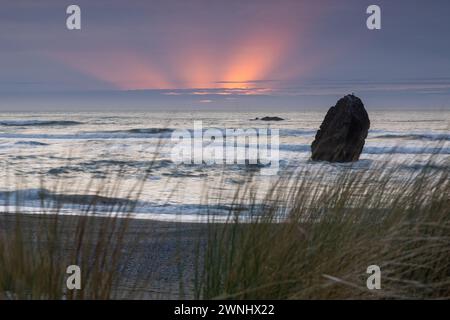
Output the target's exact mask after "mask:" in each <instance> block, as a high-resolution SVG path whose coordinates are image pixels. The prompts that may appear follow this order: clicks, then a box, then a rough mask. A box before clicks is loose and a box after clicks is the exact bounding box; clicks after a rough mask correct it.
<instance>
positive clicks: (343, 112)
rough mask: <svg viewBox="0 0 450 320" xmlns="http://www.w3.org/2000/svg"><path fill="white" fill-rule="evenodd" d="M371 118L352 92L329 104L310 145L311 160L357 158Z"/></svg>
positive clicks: (345, 160)
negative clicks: (329, 106)
mask: <svg viewBox="0 0 450 320" xmlns="http://www.w3.org/2000/svg"><path fill="white" fill-rule="evenodd" d="M369 127H370V121H369V116H368V114H367V111H366V109H365V108H364V104H363V103H362V101H361V99H359V98H358V97H356V96H354V95H353V94H351V95H347V96H345V97H343V98H342V99H340V100H339V101H338V102H337V104H336V106H334V107H331V108H330V109H329V110H328V112H327V114H326V116H325V119H324V120H323V122H322V124H321V126H320V129H319V131H317V133H316V137H315V139H314V141H313V143H312V145H311V151H312V156H311V158H312V160H321V161H330V162H352V161H358V160H359V156H360V155H361V152H362V150H363V147H364V143H365V139H366V138H367V134H368V132H369Z"/></svg>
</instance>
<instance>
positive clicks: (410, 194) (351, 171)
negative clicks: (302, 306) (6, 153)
mask: <svg viewBox="0 0 450 320" xmlns="http://www.w3.org/2000/svg"><path fill="white" fill-rule="evenodd" d="M431 163H432V161H430V164H429V165H424V166H423V167H422V169H420V170H416V169H415V170H407V169H405V165H404V164H401V163H400V164H399V163H396V164H395V163H393V164H385V165H384V166H383V167H379V168H374V167H373V166H372V165H371V166H370V168H365V167H364V166H363V167H358V166H357V164H355V165H352V164H350V165H345V166H342V168H341V170H337V171H336V170H334V169H333V168H332V167H331V166H333V165H331V164H328V163H323V164H322V165H321V167H320V168H319V170H315V171H308V170H301V169H300V170H296V171H295V172H282V173H281V174H280V178H279V179H278V180H277V182H276V183H275V184H274V185H273V186H272V187H271V189H270V190H269V192H268V193H267V195H266V197H265V199H264V200H263V201H262V203H259V202H258V201H257V200H256V199H257V197H256V192H257V191H258V185H257V184H254V183H252V178H253V177H251V176H249V178H248V179H249V181H248V183H245V184H242V186H240V187H238V188H237V190H236V195H235V197H234V200H233V203H232V205H231V206H230V210H229V214H228V219H227V221H226V222H223V221H221V222H218V221H215V217H214V216H211V217H210V218H209V220H208V222H207V223H205V224H202V227H201V228H200V231H199V232H198V233H197V234H198V235H199V236H198V242H197V245H195V246H193V247H190V249H183V248H181V247H180V249H179V250H177V252H178V254H177V256H176V258H174V259H166V258H165V252H164V250H165V249H164V244H165V241H166V239H165V238H164V234H163V233H161V234H160V235H157V236H156V238H158V239H159V240H158V242H159V243H160V244H162V245H161V246H151V247H148V248H144V249H146V250H149V251H155V252H154V256H155V257H159V258H155V259H153V258H152V259H150V260H151V261H152V263H153V264H156V265H161V264H173V265H174V268H175V269H177V270H178V279H179V280H178V282H179V283H178V286H177V288H175V289H174V288H173V286H172V287H170V289H169V286H167V288H166V289H167V290H174V291H175V292H173V294H172V295H171V297H179V298H195V299H410V298H419V299H424V298H426V299H448V298H450V254H449V248H450V232H449V231H450V211H449V208H450V203H449V194H450V192H449V191H450V186H449V181H450V179H449V176H448V175H449V170H446V169H445V166H443V167H441V168H436V166H434V165H432V164H431ZM446 165H447V168H448V163H447V164H446ZM330 168H331V170H332V171H333V172H338V173H335V174H333V175H330V174H329V172H330ZM399 172H401V174H399ZM122 178H123V177H121V176H120V175H119V176H117V177H115V178H113V177H111V179H115V182H114V183H105V184H104V185H105V186H111V187H109V188H108V189H105V187H101V186H100V187H99V188H98V193H97V194H95V195H94V196H92V197H90V198H89V199H88V201H87V203H86V199H84V202H85V203H84V205H83V208H84V211H83V214H81V215H77V216H70V217H67V216H65V215H64V214H58V212H59V209H62V208H63V207H64V204H65V202H66V201H68V200H70V202H71V203H73V202H74V201H75V202H76V201H78V200H77V199H78V198H74V199H75V200H74V199H68V198H67V197H60V198H56V200H57V201H53V202H52V203H53V205H52V206H53V207H52V208H49V207H48V202H46V200H45V194H44V195H43V198H42V205H41V212H42V213H43V214H41V215H33V216H32V217H31V216H29V215H24V214H22V209H21V208H22V200H21V199H20V197H16V198H15V200H14V201H15V203H11V205H10V207H14V209H12V210H10V211H8V212H4V213H3V214H2V215H1V218H0V230H1V233H0V299H118V298H129V299H139V298H142V297H145V296H146V295H145V294H144V295H142V292H143V291H144V292H145V290H148V288H149V287H151V284H150V283H151V277H152V272H155V271H154V268H153V267H152V265H150V264H149V265H144V266H136V265H135V263H136V261H135V257H136V256H133V250H134V249H135V248H137V247H138V246H139V244H140V242H141V240H142V239H143V238H142V237H147V236H148V233H145V232H139V230H137V231H136V229H134V230H133V231H132V232H130V224H131V223H133V224H134V225H141V226H142V227H143V228H148V226H149V224H151V223H152V222H151V221H148V222H147V223H145V224H144V223H142V224H140V223H139V221H138V222H136V220H134V219H133V216H132V215H133V210H134V205H135V203H136V200H137V199H138V198H139V195H140V190H141V188H143V183H144V182H142V183H139V184H138V185H136V186H134V187H132V188H131V189H130V194H129V196H128V197H126V198H125V201H119V202H117V201H111V203H109V202H108V199H114V198H115V195H116V194H117V190H118V188H119V184H120V183H121V179H122ZM143 180H145V179H143ZM62 183H63V182H62ZM42 189H44V188H42ZM54 189H55V190H58V189H59V190H60V189H61V186H55V188H54ZM88 189H92V186H91V185H89V182H88V183H87V185H85V186H83V187H80V190H88ZM83 194H85V192H84V193H83ZM53 200H55V199H53ZM206 200H207V202H208V204H210V205H213V204H212V203H211V201H210V200H209V199H206ZM100 203H101V204H102V206H103V207H104V205H105V203H106V204H108V205H109V207H108V210H107V211H106V213H107V214H106V215H105V214H104V213H105V212H102V213H103V216H104V217H103V218H99V217H98V213H99V212H98V205H99V204H100ZM243 207H246V208H247V210H242V208H243ZM50 209H52V210H50ZM55 209H56V210H55ZM55 211H56V214H55ZM46 212H48V213H51V215H47V214H45V213H46ZM124 212H126V213H129V214H126V215H125V216H124V215H123V213H124ZM119 213H120V214H119ZM30 219H33V221H34V223H32V224H29V223H24V222H25V220H27V221H29V220H30ZM155 224H156V222H155ZM30 226H31V227H30ZM177 228H179V229H183V228H186V229H187V227H186V225H185V224H183V223H179V224H177ZM205 235H206V236H205ZM192 237H194V236H190V238H192ZM180 243H181V241H180ZM159 250H162V251H159ZM186 250H190V251H189V252H187V251H186ZM161 257H163V258H161ZM189 264H193V265H194V267H193V268H192V269H189V268H185V266H186V265H189ZM68 265H78V266H80V269H81V270H82V289H81V290H67V287H66V279H67V273H66V268H67V266H68ZM371 265H377V266H379V267H380V269H381V289H379V290H376V289H375V290H369V289H368V288H367V286H366V281H367V279H368V277H369V276H370V275H369V274H368V273H367V272H366V271H367V268H368V267H369V266H371ZM126 268H131V269H133V268H134V269H139V270H140V271H139V272H140V273H139V277H138V279H137V281H134V282H133V283H126V284H124V279H123V278H122V277H123V271H124V269H126ZM157 272H161V271H157ZM186 279H188V280H186ZM125 280H126V279H125ZM186 281H188V282H191V283H190V284H189V283H187V282H186ZM125 282H126V281H125ZM159 285H160V286H161V284H159ZM162 285H163V286H164V283H162ZM124 286H125V287H126V290H125V291H126V294H125V293H124V290H123V288H124ZM162 289H163V290H164V288H162Z"/></svg>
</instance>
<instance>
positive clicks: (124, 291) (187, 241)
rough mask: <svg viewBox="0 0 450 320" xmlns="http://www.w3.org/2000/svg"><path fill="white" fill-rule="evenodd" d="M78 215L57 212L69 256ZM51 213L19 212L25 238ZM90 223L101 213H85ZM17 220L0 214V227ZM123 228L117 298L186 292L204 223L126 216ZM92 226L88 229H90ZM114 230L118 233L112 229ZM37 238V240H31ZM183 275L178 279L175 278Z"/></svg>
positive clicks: (99, 220) (180, 295)
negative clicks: (88, 215) (127, 223)
mask: <svg viewBox="0 0 450 320" xmlns="http://www.w3.org/2000/svg"><path fill="white" fill-rule="evenodd" d="M79 218H80V217H75V216H63V215H59V216H58V217H57V224H58V225H59V226H60V227H61V229H60V236H62V237H63V238H65V241H63V242H64V243H66V244H65V245H64V246H65V247H64V248H63V250H65V251H66V252H67V254H68V255H69V256H70V255H71V253H73V250H74V249H75V247H74V246H73V244H72V243H70V241H71V237H72V235H73V234H74V233H75V232H76V227H77V221H78V219H79ZM55 219H56V217H55V216H51V215H49V216H44V215H39V216H38V215H28V214H23V215H21V217H20V223H21V226H22V228H23V231H24V233H28V236H26V237H25V238H26V239H36V237H34V236H32V234H34V233H35V232H38V230H42V229H41V227H40V226H42V224H45V223H49V225H53V222H55V221H56V220H55ZM89 219H90V221H92V222H91V223H92V224H96V225H98V226H100V225H102V224H103V223H105V219H110V218H107V217H90V218H89ZM16 221H17V216H16V215H14V214H2V217H1V218H0V232H1V233H4V232H5V231H6V230H11V228H13V227H14V225H15V222H16ZM129 222H130V224H129V226H128V228H127V230H126V231H125V233H124V246H123V250H122V251H123V252H122V254H123V255H122V262H121V264H123V266H124V270H123V272H121V274H120V276H119V278H120V281H119V284H118V288H119V291H118V292H117V293H116V295H117V298H123V299H127V298H129V299H131V298H133V299H136V298H141V299H177V298H192V287H193V276H194V273H195V258H194V257H195V252H197V248H198V246H199V243H202V242H204V239H205V237H206V225H205V224H199V223H176V222H160V221H154V220H142V219H130V220H129ZM96 229H98V228H96V227H94V228H93V229H92V230H91V231H90V232H92V233H94V232H96ZM114 236H119V235H118V234H115V235H114ZM86 238H89V237H88V236H86ZM31 241H38V240H31ZM181 278H182V279H183V280H182V281H180V279H181Z"/></svg>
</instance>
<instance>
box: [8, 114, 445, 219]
mask: <svg viewBox="0 0 450 320" xmlns="http://www.w3.org/2000/svg"><path fill="white" fill-rule="evenodd" d="M325 113H326V111H324V110H321V111H301V112H280V113H272V114H271V113H267V112H233V113H231V112H212V111H211V112H141V113H133V112H126V113H125V112H124V113H112V112H110V113H108V112H102V113H88V112H84V113H2V114H0V158H1V163H2V167H3V170H2V171H1V183H0V206H1V207H2V208H3V210H2V211H11V210H14V207H16V204H20V211H21V212H27V213H49V214H51V213H52V212H55V211H58V212H59V213H63V214H81V213H82V212H83V210H84V209H83V208H85V206H86V205H88V204H89V202H90V201H91V200H92V196H93V195H100V196H102V197H104V198H102V201H99V205H98V208H97V209H96V212H95V214H99V215H101V214H107V212H108V208H110V207H111V204H113V203H119V204H120V202H121V201H122V200H123V199H128V198H130V196H131V197H133V196H134V195H135V194H137V193H138V194H139V199H136V201H135V202H134V203H135V205H133V212H134V213H133V217H134V218H140V219H156V220H165V221H174V220H176V221H189V222H202V221H205V219H206V218H205V217H206V216H209V215H210V214H211V212H213V213H214V215H216V216H218V217H220V216H223V217H226V215H227V213H228V210H229V208H230V206H231V205H232V203H233V198H234V196H235V195H236V193H237V192H240V191H238V190H244V189H245V186H246V185H247V184H252V185H254V186H256V187H257V190H258V192H257V195H256V197H255V198H256V201H262V199H263V198H264V196H265V194H266V192H267V191H268V190H270V187H271V186H273V184H274V183H275V182H276V181H277V180H278V179H279V177H280V176H282V175H285V174H287V173H292V172H296V171H297V172H310V173H311V172H312V173H314V172H316V171H321V172H323V171H326V172H327V175H329V176H333V175H334V174H336V173H339V172H342V170H379V169H380V168H383V167H386V166H390V165H398V164H400V165H401V166H399V168H400V169H399V170H400V171H404V172H411V171H415V170H420V169H421V168H422V167H423V166H424V165H426V164H428V165H430V164H431V165H432V166H433V168H434V169H435V170H448V169H449V159H450V133H449V124H450V111H449V110H440V111H417V110H415V111H410V110H397V111H392V110H391V111H389V110H383V111H381V110H380V111H370V110H369V116H370V119H371V128H370V131H369V136H368V138H367V139H366V144H365V147H364V149H363V153H362V154H361V157H360V161H358V162H356V163H353V164H331V163H322V162H314V161H311V160H310V155H311V153H310V145H311V142H312V141H313V139H314V135H315V133H316V131H317V129H318V128H319V126H320V124H321V122H322V120H323V117H324V116H325ZM263 116H278V117H281V118H283V119H285V120H284V121H277V122H275V121H268V122H266V121H261V120H254V119H255V118H261V117H263ZM195 121H201V122H202V126H203V128H204V129H209V128H216V129H219V130H224V129H225V128H236V129H237V128H242V129H249V128H254V129H268V128H269V129H278V130H279V166H280V169H279V172H278V174H277V175H262V174H259V171H260V170H261V168H260V167H259V166H251V165H245V164H234V165H220V164H216V165H214V164H213V165H206V164H181V165H180V164H176V163H174V162H173V161H172V158H171V150H173V145H174V143H173V141H172V133H173V132H174V130H179V129H185V130H190V131H192V130H193V127H194V122H195ZM436 153H437V154H436ZM432 155H433V157H432V159H431V160H430V157H431V156H432ZM430 161H431V162H432V163H429V162H430ZM404 172H399V173H398V174H399V175H400V176H401V175H402V174H403V173H404ZM250 177H251V179H250ZM286 192H288V191H286ZM43 199H45V200H44V203H45V206H44V207H43ZM62 202H63V203H64V205H63V206H62V207H59V206H58V204H60V203H62ZM102 206H103V208H102ZM118 208H120V206H118ZM118 211H120V209H118ZM120 213H121V212H119V214H120ZM123 214H125V213H123Z"/></svg>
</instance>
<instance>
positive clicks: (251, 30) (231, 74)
mask: <svg viewBox="0 0 450 320" xmlns="http://www.w3.org/2000/svg"><path fill="white" fill-rule="evenodd" d="M71 4H77V5H78V6H79V7H80V8H81V30H68V29H67V28H66V18H67V17H68V15H67V14H66V8H67V7H68V6H69V5H71ZM371 4H376V5H379V6H380V8H381V26H382V28H381V30H369V29H368V28H367V27H366V19H367V17H368V14H367V13H366V8H367V7H368V6H369V5H371ZM449 14H450V1H448V0H433V1H426V0H395V1H392V0H367V1H366V0H340V1H336V0H320V1H317V0H315V1H314V0H308V1H306V0H305V1H303V0H281V1H275V0H245V1H244V0H241V1H237V0H147V1H142V0H141V1H138V0H127V1H125V0H123V1H119V0H89V1H88V0H71V1H65V0H53V1H50V0H40V1H35V0H21V1H12V0H0V111H14V110H30V111H40V110H47V109H48V110H61V111H80V110H92V111H94V110H122V111H127V110H153V109H162V110H172V109H173V110H185V109H190V108H194V109H196V108H197V109H201V110H242V111H246V110H253V109H258V108H263V109H269V110H271V109H276V110H279V109H289V110H291V109H292V110H297V109H302V108H320V107H324V108H328V107H329V106H330V105H332V104H334V103H335V102H336V100H337V99H338V98H339V97H341V96H343V95H345V94H348V93H355V94H356V95H358V96H360V97H361V98H362V99H363V101H364V102H365V103H366V104H369V105H371V106H373V107H374V108H422V109H427V108H430V109H431V108H437V109H442V108H446V109H447V108H450V99H449V98H450V41H449V40H448V39H449V33H450V19H448V15H449Z"/></svg>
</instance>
